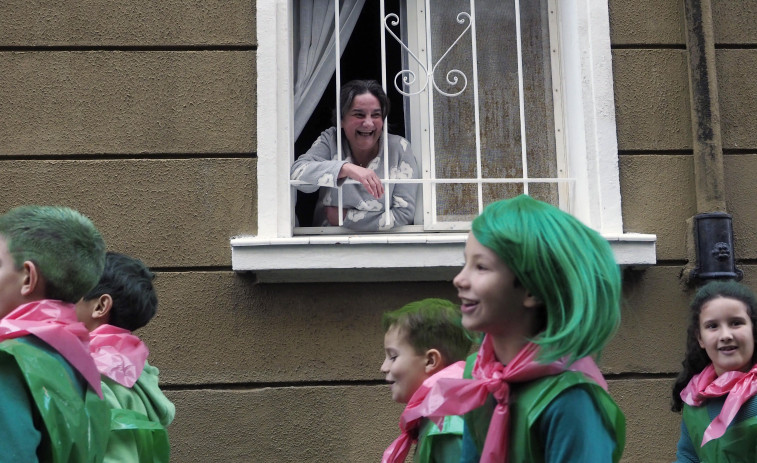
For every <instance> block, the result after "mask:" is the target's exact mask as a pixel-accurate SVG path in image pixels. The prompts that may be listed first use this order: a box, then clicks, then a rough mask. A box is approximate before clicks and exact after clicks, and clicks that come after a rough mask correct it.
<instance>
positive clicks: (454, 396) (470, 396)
mask: <svg viewBox="0 0 757 463" xmlns="http://www.w3.org/2000/svg"><path fill="white" fill-rule="evenodd" d="M538 351H539V347H538V346H537V345H536V344H533V343H528V344H526V345H525V346H524V347H523V349H521V350H520V352H518V354H517V355H516V356H515V358H513V359H512V360H511V361H510V363H508V364H507V365H502V364H501V363H500V362H499V361H498V360H497V358H496V356H495V354H494V346H493V344H492V341H491V338H490V336H488V335H487V336H486V337H484V342H483V344H482V345H481V348H480V349H479V351H478V356H477V357H476V363H475V365H474V367H473V377H474V378H475V379H440V380H439V381H437V383H436V385H435V386H434V387H433V388H432V389H431V391H430V392H429V393H428V395H427V396H426V398H425V399H424V401H423V403H422V404H420V405H418V406H417V407H415V408H414V410H413V413H410V414H408V416H404V415H405V414H404V413H403V418H404V419H406V420H411V419H415V418H417V417H418V416H427V417H429V418H431V419H433V420H435V421H437V420H439V419H442V420H443V417H444V416H447V415H463V414H465V413H467V412H469V411H471V410H473V409H475V408H477V407H480V406H481V405H483V404H484V403H485V402H486V399H487V397H488V395H489V394H492V395H493V396H494V398H495V399H496V400H497V405H496V407H495V408H494V413H493V414H492V418H491V421H490V423H489V431H488V433H487V434H486V442H485V443H484V449H483V452H482V454H481V462H482V463H501V462H505V463H506V462H507V456H508V455H507V449H508V440H509V437H510V434H509V433H510V429H509V427H510V410H509V396H510V384H512V383H522V382H528V381H533V380H535V379H538V378H542V377H544V376H552V375H556V374H559V373H562V372H564V371H569V370H570V371H578V372H581V373H583V374H585V375H586V376H587V377H589V378H590V379H592V380H593V381H595V382H596V383H597V384H599V385H600V386H601V387H602V388H604V389H605V390H607V383H606V382H605V380H604V378H603V377H602V373H600V371H599V368H598V367H597V365H596V364H595V363H594V360H593V359H592V358H591V357H584V358H581V359H578V360H577V361H575V362H573V363H572V364H569V363H568V362H567V360H565V359H560V360H557V361H555V362H552V363H549V364H542V363H538V362H537V361H536V356H537V354H538ZM437 423H438V421H437Z"/></svg>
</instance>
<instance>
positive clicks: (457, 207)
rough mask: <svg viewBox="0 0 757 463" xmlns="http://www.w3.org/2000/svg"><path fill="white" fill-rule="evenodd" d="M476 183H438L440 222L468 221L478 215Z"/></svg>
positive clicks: (437, 196) (438, 214) (438, 213)
mask: <svg viewBox="0 0 757 463" xmlns="http://www.w3.org/2000/svg"><path fill="white" fill-rule="evenodd" d="M476 190H477V187H476V185H475V184H471V183H463V184H438V185H437V186H436V199H437V203H436V214H437V217H436V219H437V221H439V222H467V221H471V220H473V219H474V218H475V217H476V216H477V215H478V199H477V198H478V194H477V191H476Z"/></svg>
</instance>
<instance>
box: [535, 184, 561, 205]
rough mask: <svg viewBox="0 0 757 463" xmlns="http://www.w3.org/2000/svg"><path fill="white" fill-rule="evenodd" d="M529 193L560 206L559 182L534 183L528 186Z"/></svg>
mask: <svg viewBox="0 0 757 463" xmlns="http://www.w3.org/2000/svg"><path fill="white" fill-rule="evenodd" d="M528 194H529V195H530V196H532V197H534V198H536V199H538V200H541V201H544V202H547V203H550V204H553V205H555V206H558V203H557V194H558V193H557V183H532V184H530V185H529V186H528Z"/></svg>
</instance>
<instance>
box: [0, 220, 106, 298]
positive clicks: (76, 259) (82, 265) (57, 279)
mask: <svg viewBox="0 0 757 463" xmlns="http://www.w3.org/2000/svg"><path fill="white" fill-rule="evenodd" d="M0 236H2V237H3V238H4V239H5V242H6V244H7V246H8V252H10V254H11V256H13V263H14V265H15V267H16V269H17V270H20V269H21V268H22V267H23V265H24V262H26V261H31V262H34V264H35V266H36V267H37V271H38V272H39V274H40V276H41V277H42V278H43V279H44V283H45V297H46V298H48V299H58V300H61V301H64V302H71V303H76V302H77V301H78V300H79V299H81V297H82V296H83V295H84V294H86V292H87V291H89V290H90V289H91V288H92V287H93V286H94V285H95V283H97V280H98V278H100V274H101V273H102V270H103V265H104V264H105V241H103V238H102V236H101V235H100V232H99V231H98V230H97V228H95V226H94V224H92V221H91V220H89V219H88V218H87V217H85V216H84V215H82V214H81V213H79V212H77V211H75V210H73V209H70V208H67V207H60V206H20V207H16V208H14V209H11V210H10V211H8V212H6V213H5V214H3V215H2V216H0Z"/></svg>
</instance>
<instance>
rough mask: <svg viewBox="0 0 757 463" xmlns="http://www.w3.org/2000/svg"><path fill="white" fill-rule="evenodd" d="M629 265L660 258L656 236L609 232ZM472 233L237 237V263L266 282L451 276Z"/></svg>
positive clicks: (234, 265) (623, 263)
mask: <svg viewBox="0 0 757 463" xmlns="http://www.w3.org/2000/svg"><path fill="white" fill-rule="evenodd" d="M603 236H604V237H605V239H607V241H608V242H609V243H610V246H611V247H612V250H613V252H614V253H615V259H616V260H617V262H618V263H619V264H620V265H621V266H624V267H628V266H630V267H647V266H650V265H654V264H655V263H656V262H657V258H656V254H655V243H656V240H657V237H656V235H646V234H637V233H625V234H619V235H603ZM466 237H467V233H438V234H402V235H340V236H334V235H330V236H301V237H293V238H274V239H265V238H259V237H256V236H239V237H235V238H232V239H231V267H232V269H233V270H234V271H237V272H253V273H254V274H255V276H256V281H257V282H260V283H311V282H312V283H316V282H350V281H352V282H356V281H362V282H366V281H451V280H452V278H453V277H454V276H455V275H456V274H457V272H459V271H460V268H461V267H462V265H463V248H464V247H465V239H466Z"/></svg>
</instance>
